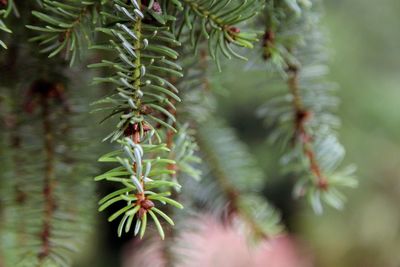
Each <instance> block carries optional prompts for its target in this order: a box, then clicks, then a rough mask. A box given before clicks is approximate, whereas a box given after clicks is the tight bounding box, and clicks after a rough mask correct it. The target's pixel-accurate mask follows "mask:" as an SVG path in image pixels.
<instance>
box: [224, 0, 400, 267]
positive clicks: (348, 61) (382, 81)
mask: <svg viewBox="0 0 400 267" xmlns="http://www.w3.org/2000/svg"><path fill="white" fill-rule="evenodd" d="M399 12H400V1H398V0H381V1H368V0H352V1H345V0H330V1H325V18H324V24H325V25H324V26H325V28H326V30H327V33H328V36H329V39H330V40H329V48H330V52H331V64H330V68H331V72H330V74H329V78H330V80H332V81H334V82H337V83H338V84H339V86H340V91H338V96H339V97H340V98H341V105H340V110H339V115H340V117H341V119H342V123H343V125H342V128H341V129H340V140H341V142H342V143H343V144H344V146H345V147H346V149H347V157H346V161H345V162H344V164H346V163H353V162H354V163H355V164H356V165H357V166H358V171H357V176H358V177H359V181H360V185H359V188H358V189H356V190H349V191H347V192H346V194H347V196H348V203H347V206H346V208H345V210H344V211H342V212H338V211H334V210H328V211H327V212H326V213H325V214H324V215H323V216H316V215H314V214H313V213H312V212H311V211H310V209H309V208H308V207H307V206H306V205H304V203H292V202H289V203H288V202H287V198H288V197H290V192H288V191H287V189H285V187H286V186H287V184H290V183H291V181H283V180H282V177H281V176H280V175H279V168H278V167H277V166H278V164H277V162H278V156H277V155H278V153H277V149H276V148H273V147H271V145H269V144H267V143H265V142H263V138H264V137H265V133H264V132H262V131H260V128H259V126H260V123H261V122H260V121H256V120H255V119H254V112H255V109H256V108H257V106H258V105H259V104H261V103H262V101H261V100H260V99H262V97H260V95H262V96H268V94H269V92H268V80H266V79H265V78H264V76H263V74H262V72H257V71H251V72H248V73H244V75H245V76H244V77H246V79H243V82H242V83H238V81H224V84H225V86H226V87H227V88H228V89H229V90H228V91H229V95H230V97H229V98H221V101H222V103H223V104H222V105H221V110H223V111H224V112H225V113H226V116H227V117H228V119H229V121H230V122H231V124H232V125H234V126H235V127H236V128H237V129H238V133H239V134H240V136H241V137H242V138H243V140H245V141H246V142H247V143H249V144H251V145H252V150H253V151H255V152H256V154H257V155H258V160H259V162H260V165H261V166H264V168H265V171H266V173H267V175H268V179H269V183H268V188H267V190H266V191H267V195H268V196H270V198H271V199H272V200H273V202H275V203H276V204H277V205H278V206H279V207H281V208H282V209H283V215H284V218H285V219H286V220H287V222H288V224H289V227H290V228H291V229H292V230H293V231H294V232H295V233H296V234H298V235H299V236H300V237H301V238H302V239H303V240H304V241H306V243H308V245H309V246H310V248H311V249H312V251H313V253H314V256H315V259H316V266H318V267H338V266H340V267H347V266H348V267H398V266H400V253H398V251H400V207H399V203H400V101H399V99H400V90H399V89H400V88H399V84H400V52H399V49H400V30H399V29H400V18H399ZM264 99H265V98H264ZM260 101H261V102H260ZM260 142H262V143H263V145H260ZM285 199H286V200H285ZM293 205H295V206H296V209H294V208H293ZM299 209H300V210H299ZM294 211H295V212H294Z"/></svg>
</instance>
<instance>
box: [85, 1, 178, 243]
mask: <svg viewBox="0 0 400 267" xmlns="http://www.w3.org/2000/svg"><path fill="white" fill-rule="evenodd" d="M113 3H114V6H113V7H112V9H113V10H114V11H116V14H117V15H112V14H111V13H104V15H105V16H106V17H107V18H108V19H110V23H111V24H112V25H114V27H113V28H112V29H109V28H104V27H102V28H99V29H98V31H100V32H103V33H105V34H107V35H109V36H110V37H112V40H111V41H110V44H111V46H109V45H100V46H97V48H100V49H109V50H112V51H114V52H115V53H116V54H117V56H118V59H117V60H116V61H114V62H111V61H107V60H103V61H102V62H101V63H99V64H93V65H91V66H90V67H107V66H108V67H111V68H112V69H113V71H114V73H113V74H112V76H111V77H107V78H97V79H96V81H97V82H109V83H112V84H113V85H115V86H116V87H117V88H116V89H117V90H116V92H117V94H116V95H115V97H118V98H110V97H108V98H106V99H105V100H104V101H100V102H101V103H107V104H109V105H111V108H112V109H113V111H112V113H111V114H110V116H111V117H112V116H115V115H119V122H118V124H117V130H115V131H114V132H113V133H111V134H110V135H109V136H108V137H107V138H106V139H110V140H111V141H117V142H118V143H120V144H121V146H122V149H121V150H118V151H115V152H112V153H110V154H107V155H105V156H103V157H102V158H100V161H105V162H119V163H120V164H121V165H122V166H120V167H118V168H115V169H113V170H111V171H109V172H107V173H105V174H103V175H100V176H97V177H96V180H108V181H114V182H118V183H121V185H122V186H124V188H122V189H121V190H118V191H116V192H113V193H111V194H110V195H108V196H106V197H105V198H103V199H102V200H101V201H100V202H99V204H100V205H101V206H100V210H104V209H105V208H107V207H108V206H109V205H111V204H112V203H114V202H117V201H124V202H126V204H127V205H126V206H125V207H124V208H123V209H120V210H119V211H117V212H116V213H114V215H112V216H111V217H110V218H109V220H110V221H112V220H114V219H115V218H117V217H119V216H120V215H123V218H122V220H121V223H120V226H119V229H118V234H119V235H122V230H123V229H125V232H128V231H129V230H130V227H131V224H132V222H133V220H134V219H135V218H136V226H135V231H134V233H135V235H138V234H139V233H140V237H143V235H144V233H145V230H146V225H147V221H148V220H147V217H148V216H149V218H151V219H152V220H153V221H154V223H155V225H156V227H157V229H158V231H159V234H160V236H161V237H162V238H164V235H165V233H164V230H163V228H162V226H161V224H160V222H159V219H158V216H161V217H163V219H165V220H166V221H167V222H169V223H170V224H173V222H172V219H171V218H169V217H168V215H166V214H165V213H163V212H162V211H161V210H159V209H158V208H157V207H156V202H158V203H160V204H163V203H164V204H165V203H168V204H170V205H172V206H175V207H178V208H182V205H181V204H179V203H178V202H176V201H174V200H173V199H172V198H170V197H169V196H170V194H171V193H170V192H169V191H161V192H156V190H154V189H158V190H165V189H166V188H174V187H180V185H179V184H178V183H177V182H174V181H171V176H173V175H174V173H175V170H174V169H171V166H173V165H175V164H176V163H175V161H174V160H170V159H168V154H169V152H170V150H171V149H170V148H169V147H168V146H171V145H172V144H171V143H170V142H171V138H172V137H171V133H174V132H176V131H177V130H176V129H175V127H174V124H175V122H176V119H175V116H174V113H175V112H174V111H175V109H176V108H175V106H174V102H175V101H180V98H179V97H178V96H177V92H178V90H177V89H176V87H175V86H174V85H173V84H172V83H171V82H169V81H168V79H169V78H170V77H174V76H175V77H181V76H182V74H181V73H180V70H181V67H180V66H179V65H178V64H176V63H175V62H174V60H176V59H177V57H178V53H177V52H176V51H175V50H174V49H173V48H174V47H175V46H177V45H179V42H177V41H176V40H175V37H174V35H173V34H172V33H171V32H170V31H169V27H168V26H167V24H166V22H167V21H168V14H167V13H166V12H167V11H166V10H157V11H154V12H153V8H154V7H153V5H150V4H151V3H148V5H146V4H145V3H144V2H143V3H142V2H141V1H131V3H128V4H126V3H123V2H122V1H117V0H116V1H113ZM153 4H154V3H153ZM131 44H133V45H131ZM172 99H173V101H172ZM152 189H153V190H152ZM131 192H132V193H133V194H130V193H131Z"/></svg>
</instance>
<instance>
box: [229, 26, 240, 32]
mask: <svg viewBox="0 0 400 267" xmlns="http://www.w3.org/2000/svg"><path fill="white" fill-rule="evenodd" d="M229 31H230V32H231V33H240V29H239V28H238V27H235V26H232V27H230V28H229Z"/></svg>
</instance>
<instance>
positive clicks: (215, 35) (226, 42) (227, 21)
mask: <svg viewBox="0 0 400 267" xmlns="http://www.w3.org/2000/svg"><path fill="white" fill-rule="evenodd" d="M172 2H173V3H174V4H176V6H177V7H178V10H179V11H178V12H183V13H184V16H183V18H182V19H181V20H180V21H178V23H176V31H177V35H178V37H179V36H181V35H182V32H183V29H184V28H187V29H188V31H189V32H188V37H187V38H188V39H189V42H190V44H191V45H192V46H193V47H194V49H195V51H197V47H198V46H199V44H200V43H201V42H202V41H203V40H206V41H207V42H208V47H209V54H210V56H211V57H212V58H213V59H214V60H215V61H216V63H217V66H218V69H219V70H220V69H221V66H220V56H222V55H223V56H225V57H226V58H228V59H230V58H232V57H235V58H239V59H245V57H243V56H241V55H240V54H238V53H237V52H235V51H234V50H233V48H232V45H236V46H239V47H246V48H253V43H254V42H255V41H257V34H256V33H253V32H247V31H243V30H241V29H240V28H239V27H238V25H239V24H240V23H242V22H244V21H247V20H250V19H251V18H253V17H255V16H256V15H257V14H258V12H259V11H260V10H262V9H263V3H262V1H258V0H245V1H242V2H241V3H238V2H233V1H230V0H221V1H213V0H206V1H193V0H179V1H178V0H175V1H172Z"/></svg>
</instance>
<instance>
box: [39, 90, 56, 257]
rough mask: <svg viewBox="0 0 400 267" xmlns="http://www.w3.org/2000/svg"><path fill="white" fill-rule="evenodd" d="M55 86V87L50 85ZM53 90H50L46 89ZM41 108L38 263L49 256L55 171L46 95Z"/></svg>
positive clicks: (53, 208)
mask: <svg viewBox="0 0 400 267" xmlns="http://www.w3.org/2000/svg"><path fill="white" fill-rule="evenodd" d="M51 86H55V85H51ZM48 89H49V90H53V89H52V88H48ZM41 107H42V120H43V135H44V148H45V173H44V181H43V196H44V218H43V228H42V232H41V233H40V238H41V240H42V247H41V249H40V252H39V254H38V257H39V261H40V263H42V262H43V260H44V259H45V258H46V257H47V256H49V254H50V237H51V230H52V229H51V223H52V218H53V215H54V211H55V198H54V187H55V177H54V175H55V170H54V160H55V158H54V156H55V155H54V154H55V153H54V136H53V130H52V125H51V118H50V115H51V111H50V105H49V99H48V97H47V95H42V96H41Z"/></svg>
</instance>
